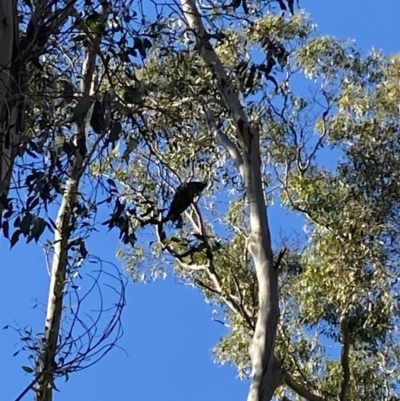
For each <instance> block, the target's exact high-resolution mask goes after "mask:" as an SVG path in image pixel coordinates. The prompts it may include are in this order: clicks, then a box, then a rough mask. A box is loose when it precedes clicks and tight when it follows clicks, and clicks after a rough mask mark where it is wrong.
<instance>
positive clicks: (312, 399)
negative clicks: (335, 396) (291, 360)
mask: <svg viewBox="0 0 400 401" xmlns="http://www.w3.org/2000/svg"><path fill="white" fill-rule="evenodd" d="M285 384H286V385H287V386H288V387H290V388H291V389H292V390H293V391H294V392H295V393H297V394H298V395H300V396H301V397H304V398H305V399H306V400H308V401H325V399H324V398H322V397H320V396H318V395H316V394H313V393H311V392H310V391H308V390H307V389H306V388H305V387H303V386H301V385H300V384H299V383H297V382H296V381H295V380H294V379H293V377H292V376H290V375H289V374H288V373H287V372H286V373H285Z"/></svg>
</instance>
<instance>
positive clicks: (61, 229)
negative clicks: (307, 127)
mask: <svg viewBox="0 0 400 401" xmlns="http://www.w3.org/2000/svg"><path fill="white" fill-rule="evenodd" d="M107 13H108V9H107V8H106V7H105V8H104V9H103V14H102V17H103V20H104V21H105V19H106V18H107ZM75 14H77V13H75ZM77 16H78V15H77ZM78 17H79V16H78ZM88 42H89V44H88V47H87V53H86V58H85V61H84V63H83V67H82V69H83V71H82V80H81V90H82V92H83V95H84V96H89V95H91V94H92V92H93V89H94V88H93V82H94V72H95V65H96V55H97V54H96V49H98V46H99V42H100V38H99V37H98V38H93V36H90V37H88ZM85 130H86V119H84V121H79V122H77V123H76V134H75V141H74V142H75V143H74V145H75V152H74V155H73V156H72V160H71V168H70V172H69V178H68V180H67V183H66V186H65V190H64V195H63V200H62V203H61V206H60V209H59V211H58V215H57V219H56V230H55V237H54V256H53V262H52V271H51V281H50V289H49V298H48V303H47V314H46V325H45V332H44V337H43V341H42V345H41V351H40V358H39V362H38V368H37V375H38V376H39V377H40V379H39V381H38V385H37V388H36V400H37V401H52V399H53V389H54V388H55V384H54V381H55V377H56V374H57V365H56V361H55V358H56V355H57V351H58V344H59V333H60V326H61V318H62V311H63V300H64V295H65V292H66V280H67V272H68V241H69V239H70V237H71V233H70V228H69V227H70V221H71V217H72V208H73V205H74V203H75V202H76V200H77V196H78V194H79V184H80V181H81V178H82V175H83V173H84V171H85V168H86V166H87V160H85V158H84V154H85V152H86V131H85ZM83 148H84V149H85V150H84V151H83Z"/></svg>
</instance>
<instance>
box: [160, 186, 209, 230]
mask: <svg viewBox="0 0 400 401" xmlns="http://www.w3.org/2000/svg"><path fill="white" fill-rule="evenodd" d="M206 186H207V183H206V182H200V181H191V182H184V183H182V184H181V185H180V186H179V187H178V189H177V190H176V192H175V195H174V198H173V199H172V202H171V206H170V208H169V211H168V214H167V216H166V217H165V219H164V221H165V222H167V221H172V222H176V221H177V222H178V224H179V225H181V214H182V213H183V212H184V211H185V210H186V209H187V208H188V207H189V206H190V204H191V203H192V202H193V199H194V198H195V197H196V196H198V195H200V194H201V192H202V191H203V190H204V188H205V187H206Z"/></svg>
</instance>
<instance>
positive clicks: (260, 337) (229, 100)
mask: <svg viewBox="0 0 400 401" xmlns="http://www.w3.org/2000/svg"><path fill="white" fill-rule="evenodd" d="M181 4H182V8H183V13H184V16H185V18H186V21H187V23H188V25H189V28H190V29H191V30H192V32H193V33H194V35H195V36H196V41H197V48H198V49H199V52H200V55H201V56H202V58H203V60H204V61H205V63H206V65H207V66H208V68H209V69H210V70H211V72H212V73H213V75H214V76H215V79H216V83H217V87H218V89H219V92H220V94H221V97H222V99H223V101H224V103H225V106H226V108H227V109H228V110H229V112H230V115H231V118H232V120H233V122H234V123H235V126H236V133H237V135H236V139H237V142H238V143H239V145H240V149H241V159H242V161H241V163H242V166H239V171H242V175H243V179H244V183H245V187H246V195H247V200H248V204H249V209H250V229H251V236H250V240H249V245H248V248H249V252H250V254H251V256H252V258H253V262H254V266H255V269H256V274H257V280H258V285H259V293H258V299H259V311H258V317H257V324H256V328H255V332H254V337H253V341H252V345H251V348H250V356H251V362H252V383H251V386H250V392H249V396H248V401H268V400H271V398H272V397H273V394H274V392H275V390H276V388H277V387H278V386H280V385H281V384H282V382H283V379H284V374H283V371H282V369H281V368H280V366H279V365H278V364H277V363H274V348H275V337H276V329H277V324H278V319H279V299H278V275H277V271H276V269H275V267H274V264H273V255H272V247H271V236H270V231H269V225H268V218H267V213H266V204H265V200H264V192H263V186H262V179H261V162H260V143H259V141H260V138H259V132H258V131H257V130H256V129H255V128H254V127H252V126H251V125H250V124H249V122H248V120H247V117H246V115H245V113H244V111H243V108H242V105H241V104H240V100H239V96H238V94H237V93H236V92H235V91H234V90H232V85H231V83H230V81H229V78H228V77H227V75H226V73H225V69H224V66H223V65H222V63H221V61H220V59H219V58H218V56H217V54H216V53H215V51H214V49H213V47H212V46H211V44H210V42H209V40H208V39H207V33H206V31H205V29H204V26H203V24H202V21H201V16H200V14H199V11H198V9H197V7H196V4H195V1H194V0H181ZM236 159H237V158H236Z"/></svg>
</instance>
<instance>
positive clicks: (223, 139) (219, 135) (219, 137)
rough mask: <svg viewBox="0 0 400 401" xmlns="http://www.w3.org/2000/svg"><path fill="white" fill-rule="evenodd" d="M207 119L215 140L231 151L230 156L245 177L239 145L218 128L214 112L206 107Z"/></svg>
mask: <svg viewBox="0 0 400 401" xmlns="http://www.w3.org/2000/svg"><path fill="white" fill-rule="evenodd" d="M204 113H205V115H206V119H207V125H208V127H209V129H210V131H211V133H212V134H213V135H214V137H215V141H216V142H217V143H218V142H219V143H220V144H221V145H222V146H223V147H224V148H225V149H226V151H227V152H228V153H229V156H230V157H231V159H232V160H233V162H234V163H235V166H236V168H237V169H238V171H239V172H240V175H241V176H242V178H244V177H243V158H242V155H241V154H240V152H239V149H238V148H237V146H236V145H235V144H234V143H233V142H232V141H231V140H230V138H229V137H228V136H227V135H226V134H224V133H223V132H222V131H221V130H220V129H218V127H217V125H216V124H215V117H214V113H213V112H212V111H211V110H209V109H205V111H204Z"/></svg>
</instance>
